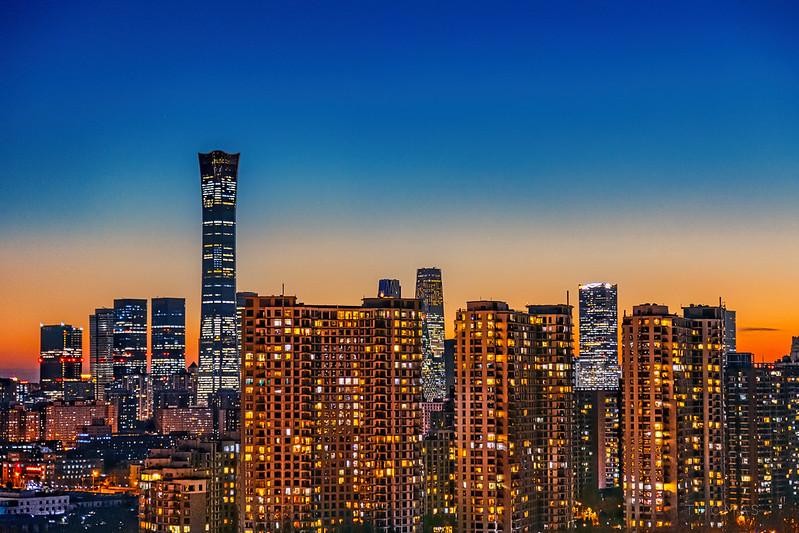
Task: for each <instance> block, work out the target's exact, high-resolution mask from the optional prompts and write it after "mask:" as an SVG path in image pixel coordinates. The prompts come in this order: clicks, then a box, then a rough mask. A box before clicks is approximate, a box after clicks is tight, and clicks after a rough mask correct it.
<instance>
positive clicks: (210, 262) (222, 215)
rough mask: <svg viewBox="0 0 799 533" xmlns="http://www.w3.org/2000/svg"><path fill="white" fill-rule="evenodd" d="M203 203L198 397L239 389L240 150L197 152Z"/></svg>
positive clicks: (202, 399)
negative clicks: (238, 189)
mask: <svg viewBox="0 0 799 533" xmlns="http://www.w3.org/2000/svg"><path fill="white" fill-rule="evenodd" d="M198 155H199V158H200V183H201V190H202V205H203V240H202V246H203V249H202V272H203V274H202V303H201V307H200V344H199V350H200V354H199V382H198V386H197V402H198V403H199V404H201V405H207V403H208V396H209V395H210V394H212V393H214V392H215V391H217V390H218V389H220V388H225V389H234V390H239V377H240V376H239V357H238V346H237V339H238V333H237V331H236V185H237V179H238V168H239V154H227V153H225V152H220V151H214V152H210V153H207V154H198Z"/></svg>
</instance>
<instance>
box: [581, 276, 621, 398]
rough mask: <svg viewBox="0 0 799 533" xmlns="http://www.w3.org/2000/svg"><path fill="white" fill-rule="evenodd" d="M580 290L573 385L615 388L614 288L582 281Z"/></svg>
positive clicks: (616, 332)
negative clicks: (578, 340) (578, 325)
mask: <svg viewBox="0 0 799 533" xmlns="http://www.w3.org/2000/svg"><path fill="white" fill-rule="evenodd" d="M579 290H580V355H579V357H578V358H577V359H576V361H575V364H576V368H575V378H576V382H575V386H576V387H577V388H578V389H585V390H618V388H619V376H620V374H621V372H620V369H619V339H618V336H619V311H618V290H617V286H616V285H612V284H610V283H584V284H582V285H580V286H579Z"/></svg>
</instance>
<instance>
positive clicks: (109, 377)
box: [89, 307, 114, 400]
mask: <svg viewBox="0 0 799 533" xmlns="http://www.w3.org/2000/svg"><path fill="white" fill-rule="evenodd" d="M89 373H90V374H91V375H92V381H94V397H95V398H97V399H98V400H105V386H106V385H108V383H110V382H111V381H113V379H114V310H113V309H108V308H106V307H100V308H98V309H95V310H94V314H93V315H89Z"/></svg>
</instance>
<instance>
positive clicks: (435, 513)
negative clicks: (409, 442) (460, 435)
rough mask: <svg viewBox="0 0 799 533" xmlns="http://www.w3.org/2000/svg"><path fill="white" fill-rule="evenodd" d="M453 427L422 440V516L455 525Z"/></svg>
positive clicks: (436, 431)
mask: <svg viewBox="0 0 799 533" xmlns="http://www.w3.org/2000/svg"><path fill="white" fill-rule="evenodd" d="M455 455H456V452H455V430H454V429H453V428H452V427H447V428H440V429H435V430H434V431H431V432H430V433H429V434H427V435H425V437H424V440H423V441H422V457H423V460H424V491H425V495H424V516H425V517H430V518H433V519H438V521H439V522H443V525H450V526H454V525H455V493H456V487H455Z"/></svg>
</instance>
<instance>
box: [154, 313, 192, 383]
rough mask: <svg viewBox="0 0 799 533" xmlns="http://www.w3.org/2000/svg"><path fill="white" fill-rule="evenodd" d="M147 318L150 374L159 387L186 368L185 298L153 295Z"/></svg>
mask: <svg viewBox="0 0 799 533" xmlns="http://www.w3.org/2000/svg"><path fill="white" fill-rule="evenodd" d="M151 304H152V307H151V312H152V316H151V318H150V373H151V374H152V376H153V380H154V382H158V386H159V387H160V386H162V385H164V384H165V382H166V381H168V379H169V377H170V376H171V375H172V374H176V373H178V372H180V371H181V370H185V369H186V299H185V298H153V299H152V301H151Z"/></svg>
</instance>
